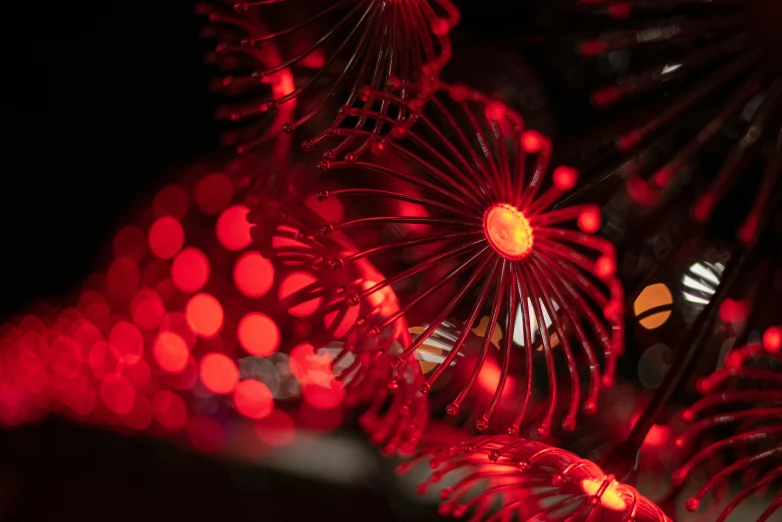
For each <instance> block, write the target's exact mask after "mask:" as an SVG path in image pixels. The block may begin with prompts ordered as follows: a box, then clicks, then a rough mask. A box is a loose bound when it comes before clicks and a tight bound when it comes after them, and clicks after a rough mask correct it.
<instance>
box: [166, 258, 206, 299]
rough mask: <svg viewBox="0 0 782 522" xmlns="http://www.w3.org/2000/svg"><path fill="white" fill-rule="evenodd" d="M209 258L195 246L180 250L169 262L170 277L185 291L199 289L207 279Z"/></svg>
mask: <svg viewBox="0 0 782 522" xmlns="http://www.w3.org/2000/svg"><path fill="white" fill-rule="evenodd" d="M209 271H210V269H209V259H207V257H206V255H205V254H204V253H203V252H201V251H200V250H199V249H197V248H193V247H188V248H186V249H184V250H182V251H181V252H180V253H179V254H178V255H177V256H176V258H175V259H174V262H173V263H172V264H171V279H172V280H173V281H174V284H175V285H176V286H177V288H179V289H180V290H182V291H183V292H185V293H188V294H192V293H195V292H198V291H199V290H201V289H202V288H203V287H204V285H205V284H206V282H207V281H208V280H209Z"/></svg>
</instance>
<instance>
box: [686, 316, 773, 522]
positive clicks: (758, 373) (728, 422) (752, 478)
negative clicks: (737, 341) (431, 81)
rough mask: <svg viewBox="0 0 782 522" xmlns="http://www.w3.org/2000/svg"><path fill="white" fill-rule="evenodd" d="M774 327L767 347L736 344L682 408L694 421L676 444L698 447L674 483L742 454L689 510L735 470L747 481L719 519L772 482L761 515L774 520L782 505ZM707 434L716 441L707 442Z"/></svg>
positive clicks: (692, 500) (691, 502) (699, 494)
mask: <svg viewBox="0 0 782 522" xmlns="http://www.w3.org/2000/svg"><path fill="white" fill-rule="evenodd" d="M768 331H769V332H771V335H769V334H768V333H767V334H766V335H765V336H764V337H765V338H768V339H767V345H768V346H767V347H766V346H763V345H761V344H752V345H749V346H746V347H744V348H739V349H736V350H734V351H732V352H731V353H730V354H728V356H727V358H726V360H725V367H724V368H722V369H719V370H717V371H716V372H714V373H713V374H712V375H710V376H708V377H706V378H703V379H701V380H700V381H699V382H698V389H699V391H700V392H701V393H702V394H703V395H704V397H703V398H701V399H700V400H699V401H698V402H696V403H695V404H694V405H693V406H691V407H690V408H688V409H686V410H684V411H683V412H682V417H683V418H684V420H685V421H688V422H694V424H692V425H691V426H690V428H689V429H688V430H687V431H686V432H685V433H684V434H683V435H682V436H681V437H680V438H678V439H677V440H676V445H677V446H680V447H684V446H688V447H689V446H692V447H695V448H696V449H697V452H696V453H695V454H694V455H693V456H692V457H691V458H690V459H689V460H688V461H687V462H686V463H685V464H684V465H682V466H681V467H680V468H679V469H677V470H676V471H675V472H674V473H673V480H674V483H676V484H682V483H684V481H685V480H687V478H688V477H689V476H690V474H691V473H692V471H693V470H694V469H695V468H696V467H698V466H700V465H702V464H704V463H706V462H707V461H710V460H711V459H713V458H715V457H718V456H720V455H721V454H724V453H725V452H732V453H733V454H734V455H738V458H735V459H730V460H731V463H730V464H729V465H723V467H722V469H721V470H720V471H719V472H718V473H716V474H713V475H711V476H710V477H709V479H708V480H707V481H706V483H705V484H703V486H702V487H701V488H700V489H699V490H698V491H697V492H696V493H695V495H694V496H693V497H692V498H690V499H689V500H687V502H686V504H685V506H686V508H687V509H688V510H689V511H692V512H694V511H696V510H697V509H698V507H699V505H700V503H701V501H702V500H703V498H704V497H705V496H706V495H708V494H709V493H710V492H712V491H715V489H716V488H717V487H718V486H720V485H722V484H725V483H726V482H727V481H728V480H729V479H730V477H731V476H734V475H737V474H743V476H744V480H745V483H746V486H745V487H744V489H743V490H742V491H741V492H740V493H739V494H738V495H736V496H735V497H734V498H733V500H731V501H730V503H728V504H727V505H726V506H725V507H724V508H723V509H722V512H721V513H720V515H719V516H718V517H717V519H716V520H717V522H723V521H724V520H726V519H727V518H728V516H730V514H731V513H732V512H733V511H734V510H735V509H736V507H738V506H739V504H741V503H742V502H744V501H745V500H746V499H747V498H749V497H750V495H752V494H755V493H758V492H762V491H766V490H767V488H768V487H771V488H772V495H774V498H773V500H772V501H771V505H770V506H769V507H768V509H766V510H765V511H764V512H763V513H762V514H761V515H760V518H758V521H759V522H764V521H766V520H771V515H773V514H774V513H775V512H777V511H779V510H780V508H781V507H782V492H780V489H779V484H780V481H782V354H780V353H779V344H778V343H777V341H778V338H777V337H775V335H779V330H778V329H776V328H771V329H769V330H768ZM775 332H776V334H775ZM764 341H766V339H764ZM706 434H711V435H713V436H714V437H715V438H716V442H709V441H706V442H705V444H704V442H703V441H704V440H705V439H704V437H705V435H706ZM734 452H735V453H734Z"/></svg>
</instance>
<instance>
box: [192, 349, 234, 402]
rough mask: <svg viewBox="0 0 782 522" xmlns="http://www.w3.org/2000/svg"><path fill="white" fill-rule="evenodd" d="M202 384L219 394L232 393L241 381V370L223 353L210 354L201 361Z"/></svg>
mask: <svg viewBox="0 0 782 522" xmlns="http://www.w3.org/2000/svg"><path fill="white" fill-rule="evenodd" d="M200 376H201V382H202V383H203V385H204V386H205V387H206V389H208V390H209V391H211V392H212V393H217V394H221V395H222V394H226V393H231V392H232V391H233V390H234V387H235V386H236V383H237V381H238V380H239V369H238V368H237V367H236V363H234V362H233V361H232V360H231V359H229V358H228V357H227V356H225V355H223V354H221V353H209V354H206V355H204V357H203V358H202V359H201V368H200Z"/></svg>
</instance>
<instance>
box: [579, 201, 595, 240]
mask: <svg viewBox="0 0 782 522" xmlns="http://www.w3.org/2000/svg"><path fill="white" fill-rule="evenodd" d="M578 228H580V229H581V230H583V231H584V232H587V233H589V234H594V233H595V232H597V231H598V230H600V209H598V208H597V207H592V206H590V207H588V208H586V209H584V210H582V211H581V213H580V214H579V215H578Z"/></svg>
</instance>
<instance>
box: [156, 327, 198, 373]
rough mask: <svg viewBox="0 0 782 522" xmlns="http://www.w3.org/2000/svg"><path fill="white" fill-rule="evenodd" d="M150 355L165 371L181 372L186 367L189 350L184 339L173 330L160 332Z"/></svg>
mask: <svg viewBox="0 0 782 522" xmlns="http://www.w3.org/2000/svg"><path fill="white" fill-rule="evenodd" d="M152 355H153V356H154V357H155V361H156V362H157V364H158V366H160V368H161V369H162V370H163V371H165V372H167V373H182V372H183V371H184V370H185V368H186V367H187V360H188V359H189V358H190V350H188V349H187V344H186V343H185V341H184V339H182V338H181V337H180V336H178V335H177V334H175V333H174V332H160V333H159V334H158V336H157V338H156V339H155V343H154V344H153V346H152Z"/></svg>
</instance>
